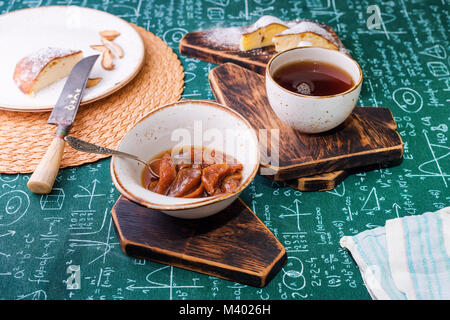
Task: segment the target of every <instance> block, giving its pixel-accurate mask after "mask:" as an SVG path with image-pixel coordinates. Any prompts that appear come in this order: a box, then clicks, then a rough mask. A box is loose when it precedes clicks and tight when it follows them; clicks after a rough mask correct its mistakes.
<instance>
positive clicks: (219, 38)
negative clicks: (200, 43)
mask: <svg viewBox="0 0 450 320" xmlns="http://www.w3.org/2000/svg"><path fill="white" fill-rule="evenodd" d="M241 35H242V28H239V27H232V28H223V29H213V30H210V31H208V32H206V33H205V36H206V37H207V40H208V42H210V43H211V44H213V45H214V46H216V47H220V48H223V49H229V50H236V48H239V41H240V39H241Z"/></svg>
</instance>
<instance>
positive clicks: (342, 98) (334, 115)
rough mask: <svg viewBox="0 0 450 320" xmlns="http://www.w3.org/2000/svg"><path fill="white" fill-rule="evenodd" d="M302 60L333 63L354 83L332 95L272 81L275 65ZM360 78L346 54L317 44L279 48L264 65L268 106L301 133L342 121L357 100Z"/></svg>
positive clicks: (276, 66) (331, 125)
mask: <svg viewBox="0 0 450 320" xmlns="http://www.w3.org/2000/svg"><path fill="white" fill-rule="evenodd" d="M302 60H313V61H318V62H326V63H329V64H332V65H335V66H337V67H339V68H341V69H343V70H344V71H346V72H347V73H348V74H349V75H350V76H351V77H352V79H353V82H354V86H353V87H352V88H350V89H349V90H347V91H345V92H342V93H339V94H335V95H330V96H307V95H302V94H299V93H294V92H292V91H289V90H287V89H285V88H283V87H282V86H280V85H279V84H278V83H276V82H275V80H274V79H273V74H274V72H275V71H276V70H277V69H278V68H280V67H281V66H284V65H286V64H289V63H292V62H296V61H302ZM362 80H363V74H362V70H361V68H360V66H359V65H358V63H357V62H356V61H355V60H353V59H352V58H351V57H350V56H349V55H347V54H345V53H342V52H340V51H337V50H331V49H324V48H317V47H299V48H293V49H290V50H286V51H283V52H280V53H278V54H277V55H275V56H274V57H273V58H272V59H271V60H270V61H269V63H268V65H267V68H266V91H267V97H268V99H269V103H270V105H271V107H272V109H273V110H274V112H275V113H276V115H277V116H278V118H280V119H281V120H282V121H283V122H284V123H286V124H287V125H289V126H291V127H293V128H295V129H298V130H300V131H301V132H304V133H319V132H325V131H328V130H331V129H333V128H335V127H337V126H338V125H340V124H341V123H342V122H344V121H345V119H347V117H348V116H349V115H350V114H351V113H352V111H353V108H354V107H355V105H356V103H357V101H358V97H359V93H360V91H361V84H362Z"/></svg>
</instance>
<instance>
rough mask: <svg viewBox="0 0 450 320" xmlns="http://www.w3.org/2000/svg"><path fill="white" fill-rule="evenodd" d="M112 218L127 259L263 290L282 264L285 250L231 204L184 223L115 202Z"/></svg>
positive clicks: (249, 215) (246, 211)
mask: <svg viewBox="0 0 450 320" xmlns="http://www.w3.org/2000/svg"><path fill="white" fill-rule="evenodd" d="M111 213H112V218H113V223H114V227H115V229H116V232H117V235H118V238H119V241H120V245H121V248H122V251H123V252H124V253H125V254H127V255H130V256H133V257H137V258H142V259H148V260H152V261H155V262H159V263H163V264H169V265H172V266H176V267H180V268H184V269H188V270H192V271H196V272H200V273H205V274H208V275H212V276H216V277H219V278H223V279H227V280H231V281H235V282H239V283H243V284H247V285H251V286H255V287H264V286H265V285H267V283H268V282H269V281H270V280H271V279H272V278H273V277H274V276H275V275H276V274H277V273H278V272H279V271H280V270H281V268H282V267H283V265H284V264H285V262H286V259H287V255H286V250H285V249H284V247H283V246H282V245H281V243H280V242H279V241H278V240H277V238H275V236H274V235H273V234H272V233H271V232H270V230H269V229H268V228H267V227H266V226H265V225H264V223H262V222H261V220H259V218H258V217H257V216H256V215H255V214H254V213H253V212H252V211H251V210H250V209H249V208H248V207H247V206H246V205H245V204H244V203H243V202H242V201H241V200H240V199H237V200H236V201H234V202H233V203H232V204H231V205H230V206H229V207H227V208H226V209H225V210H223V211H222V212H219V213H217V214H215V215H213V216H210V217H207V218H202V219H195V220H187V219H179V218H174V217H171V216H169V215H167V214H164V213H162V212H159V211H157V210H152V209H149V208H146V207H143V206H141V205H139V204H137V203H134V202H132V201H130V200H128V199H126V198H125V197H123V196H121V197H120V198H119V199H118V200H117V202H116V203H115V205H114V207H113V209H112V212H111Z"/></svg>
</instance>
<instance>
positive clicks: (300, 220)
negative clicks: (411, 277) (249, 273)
mask: <svg viewBox="0 0 450 320" xmlns="http://www.w3.org/2000/svg"><path fill="white" fill-rule="evenodd" d="M64 3H65V2H64V1H63V2H60V1H47V2H45V4H46V5H52V4H58V5H61V4H64ZM69 3H70V4H72V5H86V6H89V7H92V8H97V9H100V10H104V11H108V12H110V13H113V14H116V15H118V16H120V17H122V18H124V19H125V20H127V21H130V22H133V23H136V24H138V25H140V26H143V27H145V28H146V29H147V30H149V31H152V32H153V33H155V34H156V35H158V36H160V37H161V38H162V39H164V40H165V41H166V42H167V43H168V44H169V45H170V46H171V47H172V48H173V49H174V51H175V52H177V53H178V41H179V40H180V38H181V36H182V35H183V34H184V33H186V32H188V31H195V30H199V29H209V28H212V27H216V26H223V27H225V26H237V25H247V24H251V23H253V22H254V21H256V20H257V19H258V17H260V16H261V15H266V14H270V15H274V16H278V17H280V18H282V19H284V20H292V19H295V18H310V19H315V20H318V21H321V22H323V23H327V24H329V25H331V26H332V27H333V28H334V30H335V31H336V33H337V34H338V35H339V36H340V37H341V39H342V41H343V42H344V44H345V46H346V47H347V48H348V49H349V50H350V52H351V54H352V56H353V57H354V58H355V59H356V60H357V61H358V62H359V63H360V65H361V67H362V69H363V72H364V83H363V87H362V91H361V96H360V100H359V103H358V104H359V105H362V106H374V107H377V106H385V107H388V108H390V109H391V111H392V113H393V114H394V116H395V119H396V121H397V123H398V131H399V132H400V134H401V136H402V138H403V140H404V147H405V151H404V160H403V163H402V164H401V165H399V166H396V167H393V168H388V169H379V170H373V171H370V172H365V173H360V174H355V175H353V176H350V177H348V178H347V179H346V180H345V181H344V182H343V183H342V184H340V185H339V186H338V187H337V188H336V189H335V190H333V191H329V192H313V193H302V192H299V191H296V190H294V189H291V188H289V187H285V186H283V185H282V184H280V183H274V182H272V181H270V180H268V179H266V178H264V177H261V176H257V177H256V179H255V180H254V182H253V183H252V184H251V185H250V187H249V188H247V189H246V190H245V191H244V192H243V194H242V199H243V200H244V202H246V203H247V204H248V205H249V206H250V207H251V208H252V209H253V210H254V211H255V213H256V214H257V215H258V217H260V218H261V220H262V221H263V222H264V223H265V224H266V225H267V226H268V227H269V228H270V230H271V231H272V232H273V233H274V234H275V236H276V237H278V239H279V240H280V241H281V242H282V244H283V245H284V246H285V248H286V250H287V253H288V262H287V264H286V266H285V267H284V268H283V270H282V271H280V272H279V274H278V275H277V276H276V277H275V278H274V279H273V280H272V281H271V282H270V283H269V285H268V286H267V287H265V288H262V289H259V288H253V287H249V286H245V285H241V284H238V283H233V282H229V281H225V280H221V279H218V278H215V277H210V276H206V275H202V274H198V273H194V272H190V271H186V270H182V269H179V268H175V267H170V266H166V265H161V264H157V263H153V262H149V261H144V260H139V259H135V258H130V257H128V256H126V255H124V254H123V253H122V251H121V249H120V246H119V244H118V240H117V237H116V234H115V232H114V228H113V226H112V224H111V215H110V209H111V207H112V206H113V204H114V202H115V201H116V199H117V198H118V197H119V193H118V192H117V190H116V189H115V188H114V186H113V184H112V182H111V178H110V175H109V159H106V160H102V161H98V162H96V163H93V164H90V165H84V166H81V167H77V168H71V169H64V170H61V171H60V174H59V175H58V178H57V182H56V184H55V186H54V190H53V192H52V194H50V195H43V196H40V195H34V194H31V193H30V192H29V191H28V189H27V188H26V182H27V179H28V177H29V175H6V174H2V175H0V299H261V300H266V299H370V296H369V295H368V293H367V290H366V288H365V286H364V284H363V281H362V279H361V276H360V274H359V270H358V268H357V267H356V265H355V263H354V261H353V260H352V258H351V256H350V255H349V254H348V253H347V252H346V251H345V250H342V249H341V248H340V247H339V239H340V237H341V236H343V235H354V234H356V233H358V232H361V231H363V230H366V229H368V228H374V227H377V226H382V225H384V222H385V221H386V220H387V219H392V218H396V217H401V216H405V215H415V214H421V213H423V212H425V211H434V210H437V209H439V208H441V207H444V206H448V205H449V204H450V186H449V185H450V179H449V177H450V161H449V159H450V142H449V141H448V137H449V133H448V126H449V123H450V121H449V120H450V118H449V117H450V112H449V107H448V106H449V101H450V94H449V93H450V72H449V70H450V66H449V57H448V52H449V49H450V46H449V39H448V37H449V32H448V30H449V25H448V21H449V13H448V7H449V6H448V2H447V1H445V0H442V1H440V0H435V1H422V2H419V1H407V0H402V1H387V2H386V1H384V2H381V1H371V2H367V1H361V2H360V1H356V0H348V1H337V0H305V1H275V0H245V1H238V0H216V1H214V0H210V1H199V0H185V1H171V2H166V1H162V0H157V1H151V0H148V1H146V0H135V1H127V2H125V1H119V0H111V1H107V2H103V4H100V5H99V4H97V2H96V1H89V0H88V1H69V2H67V4H69ZM33 5H35V2H32V1H31V2H30V1H12V0H6V1H0V13H6V12H9V11H13V10H17V9H21V8H25V7H28V6H33ZM371 5H378V8H379V10H380V12H381V19H378V20H377V19H376V16H373V14H374V13H375V14H376V10H375V9H376V7H373V6H371ZM374 10H375V11H374ZM376 22H379V28H378V29H377V28H372V29H370V28H369V27H368V26H371V25H372V24H373V23H376ZM180 60H181V61H182V63H183V65H184V68H185V72H186V78H185V80H186V89H185V91H184V94H183V98H202V99H203V98H205V99H212V98H213V95H212V93H211V91H210V88H209V85H208V80H207V75H208V71H209V70H210V69H211V68H213V67H214V65H212V64H208V63H205V62H202V61H198V60H195V59H191V58H186V57H183V56H180ZM0 94H1V93H0ZM76 266H79V271H80V272H75V273H74V274H78V275H79V280H80V285H81V288H79V289H76V288H68V286H67V281H66V280H67V279H68V277H69V275H70V274H72V271H71V269H74V268H77V267H76Z"/></svg>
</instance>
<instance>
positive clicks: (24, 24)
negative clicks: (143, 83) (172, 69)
mask: <svg viewBox="0 0 450 320" xmlns="http://www.w3.org/2000/svg"><path fill="white" fill-rule="evenodd" d="M102 30H116V31H118V32H120V36H119V37H117V38H116V39H115V40H114V42H116V43H117V44H118V45H120V46H121V47H122V49H123V51H124V56H123V58H122V59H119V58H118V57H116V58H115V59H114V64H115V68H114V70H111V71H107V70H104V69H103V68H102V66H101V59H100V58H99V59H98V61H97V62H96V64H95V65H94V68H93V69H92V72H91V74H90V77H91V78H94V77H102V78H103V80H102V81H100V83H99V84H97V85H96V86H94V87H91V88H87V89H86V90H85V92H84V96H83V100H82V104H86V103H89V102H93V101H95V100H98V99H100V98H103V97H105V96H107V95H109V94H111V93H113V92H114V91H116V90H118V89H120V88H121V87H123V86H124V85H125V84H127V83H128V82H129V81H130V80H131V79H133V78H134V76H135V75H136V74H137V73H138V71H139V70H140V68H141V67H142V65H143V61H144V43H143V41H142V39H141V37H140V35H139V34H138V33H137V31H136V30H135V29H134V28H133V27H132V26H131V25H130V24H129V23H128V22H126V21H125V20H122V19H120V18H118V17H116V16H114V15H112V14H109V13H106V12H103V11H99V10H94V9H89V8H82V7H75V6H50V7H37V8H32V9H24V10H18V11H13V12H10V13H7V14H4V15H1V16H0V43H2V44H3V45H2V47H3V46H6V47H5V48H4V50H0V61H1V62H0V88H2V89H1V91H0V109H8V110H14V111H44V110H51V109H52V108H53V105H54V104H55V102H56V101H57V99H58V96H59V94H60V93H61V90H62V88H63V86H64V83H65V80H66V79H67V78H64V79H61V80H60V81H58V82H55V83H54V84H52V85H51V86H49V87H47V88H45V89H42V90H41V91H38V92H37V93H36V95H35V96H34V97H29V96H27V95H25V94H23V93H22V92H21V91H20V90H19V89H18V88H17V86H16V84H15V83H14V81H13V78H12V77H13V73H14V68H15V66H16V63H17V62H18V61H19V60H20V59H21V58H23V57H25V56H27V55H29V54H31V53H33V52H34V51H37V50H39V49H41V48H45V47H60V48H68V49H78V50H82V51H83V55H84V57H87V56H89V55H93V54H99V53H100V52H98V51H95V50H93V49H92V48H91V47H90V46H91V45H94V44H102V43H101V37H100V35H99V31H102Z"/></svg>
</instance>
